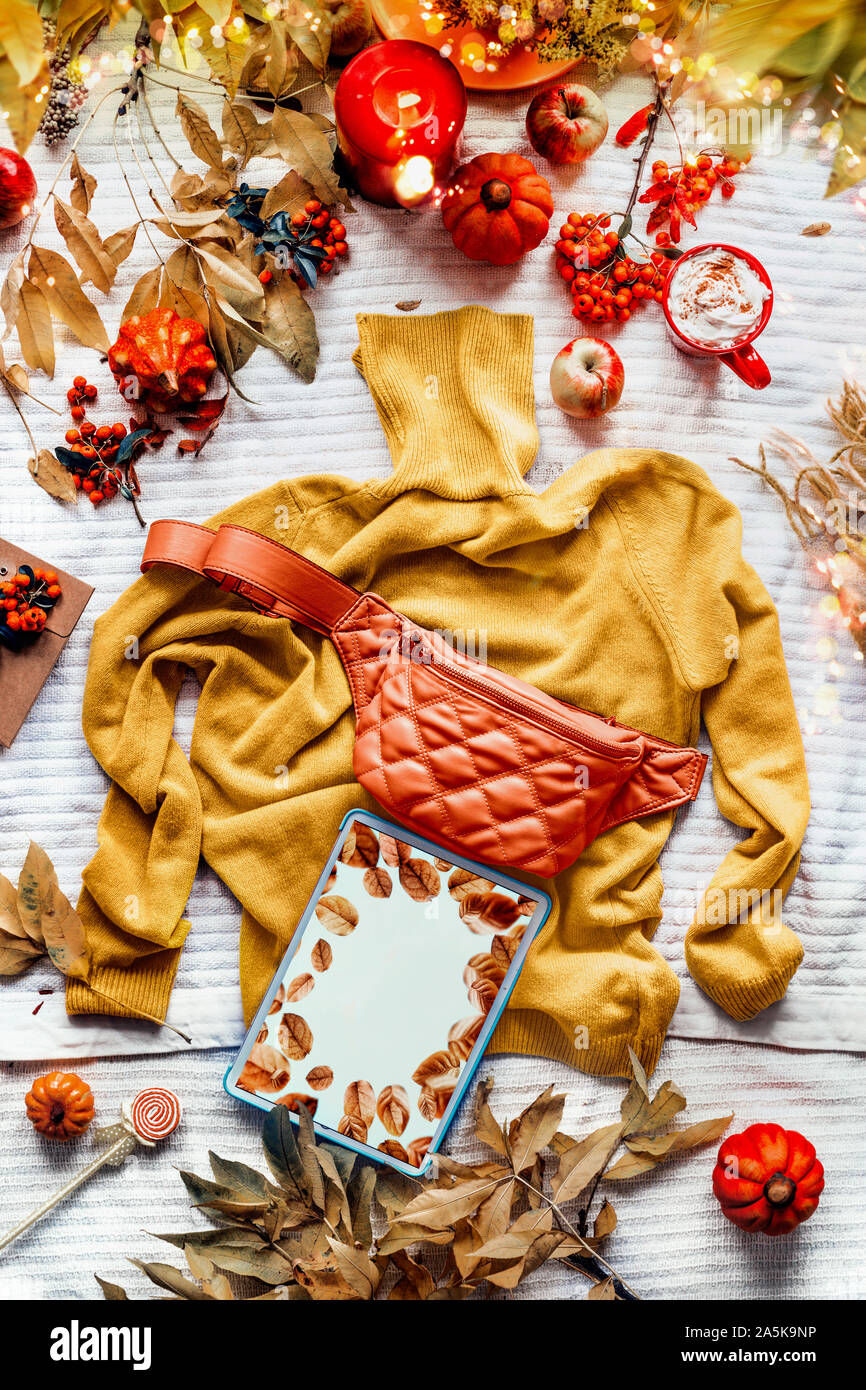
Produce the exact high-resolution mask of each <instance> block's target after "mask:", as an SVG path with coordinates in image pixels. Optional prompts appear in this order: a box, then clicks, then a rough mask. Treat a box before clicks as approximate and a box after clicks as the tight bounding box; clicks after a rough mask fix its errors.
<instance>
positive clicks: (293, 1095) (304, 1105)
mask: <svg viewBox="0 0 866 1390" xmlns="http://www.w3.org/2000/svg"><path fill="white" fill-rule="evenodd" d="M277 1105H284V1106H285V1107H286V1109H287V1110H289V1111H291V1113H292V1114H293V1115H302V1114H303V1112H304V1111H305V1110H306V1112H307V1114H308V1115H311V1116H312V1115H315V1113H316V1111H317V1110H318V1108H319V1102H318V1100H317V1098H316V1097H315V1096H308V1095H306V1094H305V1093H304V1092H303V1091H288V1092H287V1093H286V1095H284V1096H280V1097H279V1099H278V1101H277Z"/></svg>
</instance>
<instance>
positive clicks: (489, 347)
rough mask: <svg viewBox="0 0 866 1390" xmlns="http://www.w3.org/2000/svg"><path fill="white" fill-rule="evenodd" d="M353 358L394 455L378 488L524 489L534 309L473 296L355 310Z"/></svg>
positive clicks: (386, 491) (531, 443) (385, 491)
mask: <svg viewBox="0 0 866 1390" xmlns="http://www.w3.org/2000/svg"><path fill="white" fill-rule="evenodd" d="M358 336H359V345H358V347H357V348H356V350H355V353H354V355H353V358H352V360H353V361H354V363H355V365H356V366H357V367H358V369H359V371H360V372H361V373H362V375H363V376H364V379H365V380H366V382H367V385H368V387H369V388H370V394H371V395H372V397H373V401H374V403H375V406H376V410H377V411H378V414H379V419H380V420H381V422H382V428H383V429H384V431H385V435H386V438H387V441H388V448H389V450H390V452H391V459H392V462H393V465H394V469H393V472H392V474H391V476H390V477H389V478H387V479H385V480H384V481H383V482H382V483H380V484H376V485H375V487H376V491H377V492H379V493H380V495H384V496H396V495H397V494H399V493H403V492H408V491H411V490H412V489H415V488H419V489H423V490H424V491H427V492H431V493H434V494H435V495H436V496H438V497H444V498H448V499H450V500H454V501H468V500H471V499H473V498H481V497H501V496H505V495H507V494H508V493H513V492H526V491H528V487H527V484H526V483H525V482H524V481H523V477H524V474H525V473H526V472H527V471H528V469H529V467H530V465H531V464H532V461H533V459H534V458H535V455H536V453H537V451H538V430H537V428H536V424H535V398H534V394H533V388H532V351H533V337H532V319H531V317H530V316H529V315H528V314H498V313H495V312H494V311H493V310H492V309H486V308H483V307H482V306H481V305H478V304H473V305H469V306H468V307H466V308H463V309H452V310H448V311H447V312H444V313H439V314H422V315H413V316H412V317H411V318H405V317H399V318H398V317H394V316H392V315H390V314H359V315H358Z"/></svg>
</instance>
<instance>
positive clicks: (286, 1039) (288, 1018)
mask: <svg viewBox="0 0 866 1390" xmlns="http://www.w3.org/2000/svg"><path fill="white" fill-rule="evenodd" d="M277 1037H278V1040H279V1044H280V1047H281V1048H282V1051H283V1054H284V1055H285V1056H286V1057H291V1058H292V1060H293V1061H295V1062H299V1061H301V1059H302V1058H304V1057H306V1056H308V1054H309V1053H310V1051H311V1049H312V1046H313V1034H312V1031H311V1029H310V1025H309V1024H308V1023H307V1021H306V1019H304V1018H301V1015H300V1014H291V1013H289V1014H283V1016H282V1018H281V1019H280V1026H279V1028H278V1030H277Z"/></svg>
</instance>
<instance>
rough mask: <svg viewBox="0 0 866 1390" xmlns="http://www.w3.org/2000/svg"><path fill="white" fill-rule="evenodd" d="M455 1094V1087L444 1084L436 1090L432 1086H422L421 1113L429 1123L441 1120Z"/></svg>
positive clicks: (420, 1096)
mask: <svg viewBox="0 0 866 1390" xmlns="http://www.w3.org/2000/svg"><path fill="white" fill-rule="evenodd" d="M453 1094H454V1086H453V1085H450V1086H449V1085H447V1084H442V1085H440V1086H437V1087H436V1089H435V1090H434V1089H433V1087H432V1086H422V1087H421V1093H420V1095H419V1096H418V1111H419V1113H420V1114H421V1115H423V1117H424V1119H425V1120H428V1121H433V1120H441V1119H442V1116H443V1115H444V1114H445V1111H446V1110H447V1109H448V1102H449V1101H450V1099H451V1097H452V1095H453Z"/></svg>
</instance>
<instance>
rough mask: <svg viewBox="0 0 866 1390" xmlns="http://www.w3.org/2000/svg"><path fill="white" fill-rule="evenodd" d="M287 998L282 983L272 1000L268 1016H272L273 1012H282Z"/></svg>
mask: <svg viewBox="0 0 866 1390" xmlns="http://www.w3.org/2000/svg"><path fill="white" fill-rule="evenodd" d="M285 998H286V991H285V989H284V987H283V986H282V985H280V987H279V989H278V990H277V992H276V994H275V995H274V997H273V999H272V1000H271V1007H270V1008H269V1009H268V1017H270V1016H271V1014H278V1013H279V1012H280V1009H281V1008H282V1007H283V1003H284V1001H285Z"/></svg>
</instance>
